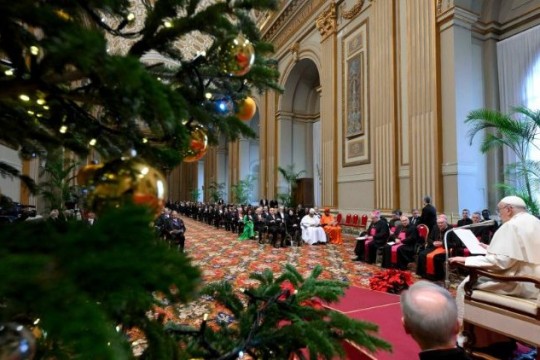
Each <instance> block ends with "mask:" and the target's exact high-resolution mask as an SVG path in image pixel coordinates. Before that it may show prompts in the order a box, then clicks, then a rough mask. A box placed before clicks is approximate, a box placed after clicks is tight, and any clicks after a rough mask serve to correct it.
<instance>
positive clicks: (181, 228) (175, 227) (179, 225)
mask: <svg viewBox="0 0 540 360" xmlns="http://www.w3.org/2000/svg"><path fill="white" fill-rule="evenodd" d="M185 232H186V226H185V225H184V221H183V220H182V219H180V215H178V212H177V211H172V212H171V218H170V219H169V221H168V223H167V233H168V234H169V239H171V241H172V242H173V243H174V244H176V245H177V246H178V250H180V252H184V244H185V242H186V238H185V236H184V233H185Z"/></svg>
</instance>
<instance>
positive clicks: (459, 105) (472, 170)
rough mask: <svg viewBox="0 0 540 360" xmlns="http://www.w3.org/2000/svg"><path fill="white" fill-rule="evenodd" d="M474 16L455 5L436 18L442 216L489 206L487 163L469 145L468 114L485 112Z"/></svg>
mask: <svg viewBox="0 0 540 360" xmlns="http://www.w3.org/2000/svg"><path fill="white" fill-rule="evenodd" d="M477 17H478V16H477V15H476V14H474V13H473V12H471V11H469V10H467V9H463V8H461V7H459V6H457V5H455V4H454V6H452V7H450V8H448V9H447V10H446V11H444V9H443V11H441V13H439V15H438V18H437V21H438V23H439V37H440V49H441V50H440V51H441V52H440V59H441V60H440V61H441V83H440V87H441V130H442V133H443V134H444V136H443V137H442V159H441V160H442V175H443V187H444V189H445V193H447V194H449V195H451V196H445V199H444V208H445V211H446V212H452V213H454V212H456V213H459V212H460V210H461V209H462V208H468V209H481V208H484V207H485V206H486V205H487V188H486V186H487V185H486V184H487V183H486V171H485V170H486V158H485V157H484V156H483V155H482V154H481V152H480V150H479V143H478V141H479V139H480V136H477V138H476V139H475V140H476V141H475V143H473V144H472V145H471V144H470V137H469V136H468V131H469V129H470V126H469V125H467V124H465V119H466V118H467V115H468V113H469V112H470V111H471V110H474V109H478V108H481V107H483V103H484V100H483V93H484V91H483V88H482V45H481V44H480V42H476V41H474V39H473V36H472V35H473V33H472V27H473V24H474V23H476V21H477Z"/></svg>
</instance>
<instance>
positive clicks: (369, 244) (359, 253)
mask: <svg viewBox="0 0 540 360" xmlns="http://www.w3.org/2000/svg"><path fill="white" fill-rule="evenodd" d="M365 235H366V236H367V239H366V240H362V237H360V238H358V239H357V240H356V246H355V247H354V253H355V255H356V258H355V259H353V260H354V261H364V260H366V261H367V262H368V263H370V264H372V263H374V262H375V258H376V257H377V249H378V248H379V247H382V246H384V245H386V241H387V240H388V236H390V229H389V228H388V222H387V221H386V219H384V218H382V217H381V212H380V211H379V210H374V211H373V212H372V213H371V224H370V225H369V227H368V228H367V230H366V232H365ZM364 257H365V259H364Z"/></svg>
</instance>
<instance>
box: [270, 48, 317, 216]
mask: <svg viewBox="0 0 540 360" xmlns="http://www.w3.org/2000/svg"><path fill="white" fill-rule="evenodd" d="M284 84H285V85H284V92H283V95H282V96H281V98H280V104H279V109H278V112H277V134H278V137H277V154H278V166H280V167H282V168H286V167H288V166H291V165H294V170H295V172H300V171H302V170H304V171H305V173H304V174H303V175H302V177H304V178H306V179H311V180H306V181H305V182H306V183H307V184H310V183H312V184H313V188H312V189H309V185H307V186H308V190H307V191H306V196H305V200H304V205H309V206H312V205H317V204H320V203H321V182H320V169H321V134H320V129H321V127H320V86H321V85H320V76H319V71H318V69H317V66H316V64H315V63H314V62H313V61H312V60H310V59H302V60H300V61H298V62H297V63H296V64H295V65H294V67H293V68H292V69H291V71H290V72H289V74H288V77H287V79H286V81H285V83H284ZM287 191H288V185H287V183H286V182H285V181H284V179H283V178H282V177H281V176H280V177H279V178H278V182H277V190H276V193H277V194H282V193H286V192H287Z"/></svg>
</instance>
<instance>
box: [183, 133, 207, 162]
mask: <svg viewBox="0 0 540 360" xmlns="http://www.w3.org/2000/svg"><path fill="white" fill-rule="evenodd" d="M206 151H208V135H207V133H206V129H205V128H204V127H202V126H201V125H195V126H193V128H192V130H191V134H190V136H189V148H188V149H187V150H186V152H185V154H184V162H187V163H190V162H195V161H199V160H200V159H202V158H203V156H204V155H206Z"/></svg>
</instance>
